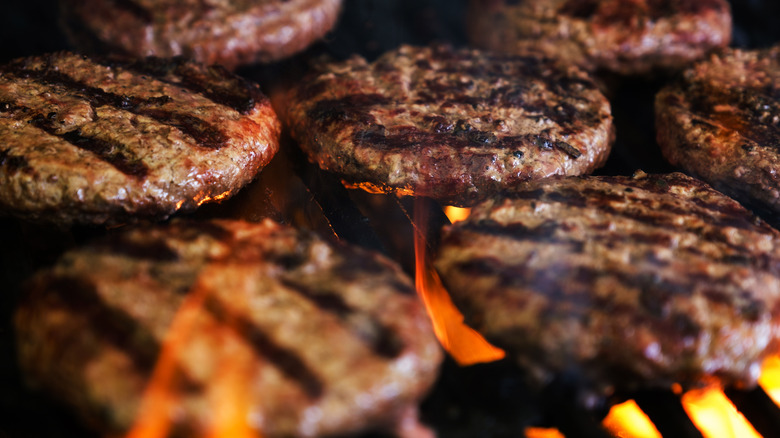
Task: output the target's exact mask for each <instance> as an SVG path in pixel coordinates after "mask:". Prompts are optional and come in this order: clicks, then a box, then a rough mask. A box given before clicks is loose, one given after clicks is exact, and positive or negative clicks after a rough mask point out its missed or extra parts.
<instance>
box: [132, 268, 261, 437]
mask: <svg viewBox="0 0 780 438" xmlns="http://www.w3.org/2000/svg"><path fill="white" fill-rule="evenodd" d="M202 275H208V272H207V270H204V273H203V274H202ZM210 290H211V289H209V288H208V287H204V286H202V285H200V282H196V285H195V286H194V287H193V290H192V291H191V293H190V294H188V295H187V297H186V298H185V300H184V302H183V303H182V304H181V306H180V307H179V310H178V311H177V313H176V315H175V316H174V319H173V322H172V323H171V326H170V327H169V329H168V332H167V334H166V338H165V341H164V343H163V346H162V349H161V352H160V357H159V358H158V359H157V363H156V364H155V368H154V370H153V371H152V376H151V378H150V380H149V383H148V384H147V386H146V390H145V391H144V394H143V395H142V398H141V404H140V407H139V411H138V414H137V415H136V419H135V423H134V424H133V427H132V428H131V429H130V431H129V432H128V433H127V435H126V436H125V438H165V437H167V436H168V435H169V432H170V429H171V425H172V421H173V418H174V415H175V413H174V411H175V409H176V407H177V403H176V402H177V397H176V394H175V393H174V391H175V390H174V389H173V382H174V381H175V378H176V371H177V358H178V357H179V355H180V354H181V352H182V350H183V349H184V348H185V347H186V345H187V344H188V342H189V340H190V336H191V335H192V334H193V333H194V332H195V329H196V326H197V325H198V324H199V323H200V321H199V318H200V317H201V313H202V310H203V305H204V302H205V300H206V298H207V297H208V294H209V292H210ZM209 329H210V330H212V331H216V332H217V333H218V334H216V336H220V337H224V338H225V339H237V338H239V337H238V336H237V335H236V334H234V333H232V331H233V329H232V328H231V327H225V326H216V327H215V326H212V327H209ZM218 360H219V370H220V371H219V372H218V373H217V375H216V376H215V377H214V380H213V382H212V383H213V385H211V386H210V389H211V390H212V392H213V393H212V392H210V393H209V394H207V397H208V399H209V400H208V401H209V402H210V403H211V404H210V406H212V412H213V414H214V419H213V421H212V424H211V425H210V430H209V431H208V432H207V434H205V436H206V437H207V438H219V437H231V438H262V437H261V435H260V434H259V433H258V432H257V431H254V430H251V428H250V427H249V425H248V424H247V418H248V413H249V406H250V400H249V393H248V391H247V390H246V378H245V376H246V375H247V374H248V372H246V369H245V368H246V367H247V363H246V361H243V362H242V361H240V360H235V357H233V356H231V357H227V355H224V357H220V358H219V359H218ZM242 371H244V372H242Z"/></svg>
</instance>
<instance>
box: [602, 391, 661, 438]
mask: <svg viewBox="0 0 780 438" xmlns="http://www.w3.org/2000/svg"><path fill="white" fill-rule="evenodd" d="M602 424H603V425H604V427H605V428H606V429H607V430H609V431H610V432H612V434H613V435H615V436H619V437H624V438H661V434H660V433H659V432H658V429H656V428H655V425H653V422H652V421H650V419H649V418H648V417H647V415H645V413H644V412H642V410H641V409H639V406H638V405H637V404H636V402H635V401H633V400H629V401H627V402H624V403H621V404H619V405H615V406H613V407H612V409H610V410H609V414H608V415H607V417H606V418H604V421H603V422H602Z"/></svg>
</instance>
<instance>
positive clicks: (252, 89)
mask: <svg viewBox="0 0 780 438" xmlns="http://www.w3.org/2000/svg"><path fill="white" fill-rule="evenodd" d="M110 66H111V67H120V68H124V69H127V70H130V71H134V72H136V73H139V74H146V75H150V76H153V77H154V78H155V79H157V80H158V81H160V82H163V83H166V84H169V85H174V86H177V87H181V88H184V89H186V90H189V91H192V92H193V93H196V94H199V95H201V96H203V97H205V98H207V99H209V100H211V101H212V102H214V103H217V104H220V105H224V106H227V107H229V108H232V109H234V110H236V111H238V112H239V113H241V114H244V115H246V114H248V113H250V112H251V111H252V110H253V109H254V108H255V106H256V105H257V104H264V103H267V102H268V97H267V96H266V95H265V94H263V93H262V91H260V87H259V86H258V85H257V84H254V83H251V82H249V81H247V80H246V79H244V78H242V77H240V76H236V75H232V74H231V73H230V72H228V71H227V70H226V69H225V68H223V67H221V66H218V65H212V66H208V67H206V68H207V69H208V73H203V72H201V71H199V70H198V69H196V68H193V67H192V66H190V65H188V64H187V60H186V59H185V58H183V57H176V58H172V59H169V58H158V57H149V58H146V59H143V60H140V61H135V62H132V63H113V64H110ZM208 74H212V75H214V76H215V77H214V78H213V80H212V79H210V78H209V76H208ZM169 75H171V76H173V77H174V78H178V79H179V81H174V80H171V79H169V78H167V76H169ZM220 82H222V83H227V84H228V85H221V84H220Z"/></svg>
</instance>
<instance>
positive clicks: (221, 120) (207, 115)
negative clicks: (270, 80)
mask: <svg viewBox="0 0 780 438" xmlns="http://www.w3.org/2000/svg"><path fill="white" fill-rule="evenodd" d="M279 132H280V125H279V121H278V120H277V118H276V115H275V113H274V112H273V109H272V108H271V105H270V103H269V100H268V98H266V97H265V96H264V95H263V94H262V93H261V92H260V90H259V88H258V86H257V85H255V84H250V83H248V82H246V81H244V80H243V79H241V78H239V77H237V76H233V75H232V74H230V73H227V72H226V71H224V69H222V68H219V67H203V66H200V65H197V64H191V63H186V62H181V61H163V60H159V59H148V60H146V61H139V62H136V63H126V64H119V63H110V62H101V61H96V60H92V59H88V58H86V57H82V56H78V55H74V54H70V53H56V54H51V55H44V56H40V57H32V58H25V59H19V60H16V61H14V62H12V63H10V64H8V65H5V66H2V67H0V138H2V139H3V141H2V144H0V214H2V213H5V214H13V215H16V216H20V217H23V218H27V219H32V220H37V221H46V222H59V223H66V224H68V223H109V224H110V223H121V222H124V221H129V220H134V219H136V218H151V219H161V218H165V217H167V216H169V215H171V214H172V213H174V212H176V211H179V210H183V211H190V210H193V209H195V208H196V207H197V206H198V205H200V204H202V203H204V202H207V201H210V200H213V199H221V198H224V197H227V196H229V195H230V194H232V193H233V192H235V191H236V190H238V189H239V188H240V187H242V186H243V185H245V184H246V183H248V182H249V181H251V180H252V179H253V178H254V177H255V175H256V174H257V172H258V171H259V170H260V169H261V168H262V167H263V166H264V165H265V164H267V163H268V162H269V161H270V160H271V157H272V156H273V155H274V153H275V152H276V151H277V150H278V148H279V139H278V137H279Z"/></svg>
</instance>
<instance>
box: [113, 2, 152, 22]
mask: <svg viewBox="0 0 780 438" xmlns="http://www.w3.org/2000/svg"><path fill="white" fill-rule="evenodd" d="M112 1H113V2H114V5H116V7H117V9H123V10H125V11H127V12H129V13H131V14H133V15H135V16H136V17H137V18H138V19H139V20H141V21H143V22H144V23H145V24H151V23H152V22H153V21H154V17H153V16H152V12H151V11H149V10H148V9H146V8H144V7H143V6H141V5H140V4H138V3H137V2H135V1H134V0H112Z"/></svg>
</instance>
